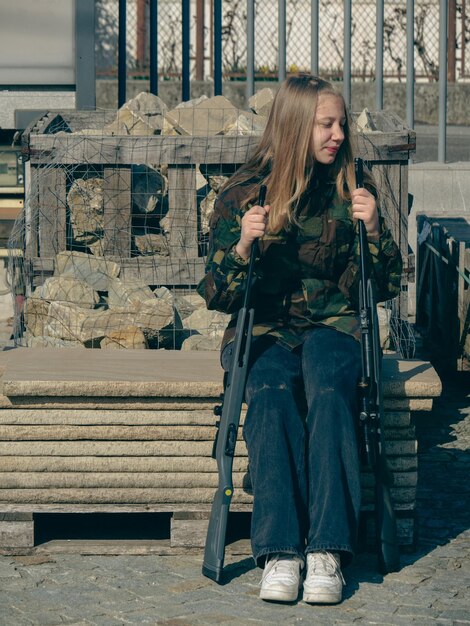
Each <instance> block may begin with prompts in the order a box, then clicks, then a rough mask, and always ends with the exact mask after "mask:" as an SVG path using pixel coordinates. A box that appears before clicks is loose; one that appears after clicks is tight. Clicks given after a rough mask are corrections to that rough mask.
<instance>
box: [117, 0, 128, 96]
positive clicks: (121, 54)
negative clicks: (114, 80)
mask: <svg viewBox="0 0 470 626" xmlns="http://www.w3.org/2000/svg"><path fill="white" fill-rule="evenodd" d="M126 8H127V7H126V0H119V18H118V28H119V32H118V107H119V108H120V107H122V105H123V104H124V103H125V101H126V80H127V55H126Z"/></svg>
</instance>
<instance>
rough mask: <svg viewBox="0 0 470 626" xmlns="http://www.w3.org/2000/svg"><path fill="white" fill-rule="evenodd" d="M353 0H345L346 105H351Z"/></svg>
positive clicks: (344, 76) (344, 59)
mask: <svg viewBox="0 0 470 626" xmlns="http://www.w3.org/2000/svg"><path fill="white" fill-rule="evenodd" d="M351 5H352V0H344V44H343V46H344V53H343V97H344V101H345V102H346V106H347V107H350V106H351V35H352V6H351Z"/></svg>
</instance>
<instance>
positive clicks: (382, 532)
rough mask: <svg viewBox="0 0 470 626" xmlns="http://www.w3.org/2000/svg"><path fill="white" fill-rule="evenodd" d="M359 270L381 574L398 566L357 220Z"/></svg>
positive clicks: (364, 402)
mask: <svg viewBox="0 0 470 626" xmlns="http://www.w3.org/2000/svg"><path fill="white" fill-rule="evenodd" d="M354 165H355V173H356V188H361V187H363V186H364V179H363V174H364V172H363V161H362V159H359V158H356V159H354ZM359 245H360V272H361V282H360V287H359V315H360V325H361V350H362V377H361V379H360V382H359V389H360V397H361V411H360V414H359V424H360V428H361V434H362V441H363V446H364V451H365V454H366V457H367V462H368V464H369V466H370V467H371V469H372V471H373V474H374V478H375V534H376V543H377V555H378V562H379V570H380V572H381V573H382V574H387V573H388V572H396V571H398V569H399V567H400V555H399V552H398V542H397V522H396V517H395V512H394V510H393V506H392V499H391V496H390V487H391V485H392V484H393V477H392V474H391V472H390V469H389V467H388V464H387V457H386V455H385V451H384V441H383V433H382V428H381V421H382V417H383V397H382V350H381V348H380V337H379V324H378V319H377V305H376V299H375V293H374V285H373V282H372V280H371V278H370V277H367V273H366V250H367V249H368V246H367V232H366V227H365V225H364V222H363V221H362V220H359Z"/></svg>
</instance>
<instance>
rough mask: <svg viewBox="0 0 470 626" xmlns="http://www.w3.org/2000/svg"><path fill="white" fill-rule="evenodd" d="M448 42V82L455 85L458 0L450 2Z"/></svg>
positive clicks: (450, 0)
mask: <svg viewBox="0 0 470 626" xmlns="http://www.w3.org/2000/svg"><path fill="white" fill-rule="evenodd" d="M447 19H448V20H449V22H448V40H447V59H448V63H447V80H448V81H449V83H455V78H456V71H455V66H456V61H457V59H456V43H457V6H456V0H449V13H448V16H447Z"/></svg>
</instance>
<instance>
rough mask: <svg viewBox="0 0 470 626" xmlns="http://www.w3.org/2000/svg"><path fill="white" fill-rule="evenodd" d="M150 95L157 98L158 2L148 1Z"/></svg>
mask: <svg viewBox="0 0 470 626" xmlns="http://www.w3.org/2000/svg"><path fill="white" fill-rule="evenodd" d="M149 19H150V93H153V94H154V95H156V96H158V2H157V0H150V18H149Z"/></svg>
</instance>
